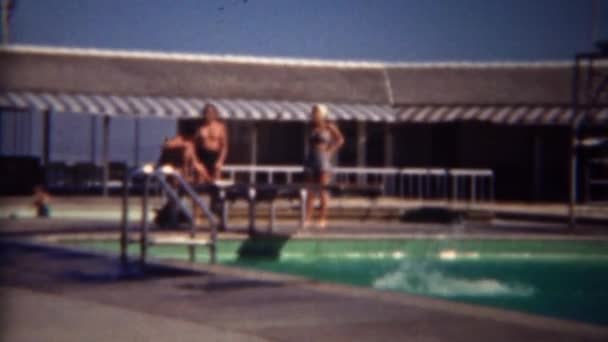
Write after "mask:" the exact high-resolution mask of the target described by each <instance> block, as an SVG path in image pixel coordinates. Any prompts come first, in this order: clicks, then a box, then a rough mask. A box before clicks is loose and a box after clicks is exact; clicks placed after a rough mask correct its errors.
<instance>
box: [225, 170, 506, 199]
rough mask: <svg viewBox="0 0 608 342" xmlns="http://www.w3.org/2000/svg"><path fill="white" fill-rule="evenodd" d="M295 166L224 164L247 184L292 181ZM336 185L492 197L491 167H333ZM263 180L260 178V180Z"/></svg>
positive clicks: (407, 194) (400, 193) (422, 195)
mask: <svg viewBox="0 0 608 342" xmlns="http://www.w3.org/2000/svg"><path fill="white" fill-rule="evenodd" d="M303 171H304V169H303V167H302V166H294V165H226V166H225V167H224V169H223V171H222V173H223V175H224V176H227V177H228V178H230V179H232V180H235V179H236V178H237V176H241V175H245V176H246V177H247V178H248V179H249V182H250V183H252V184H253V183H266V184H275V183H277V182H278V179H279V178H280V179H282V182H283V183H285V184H290V183H292V182H293V180H294V178H295V176H297V175H299V174H302V172H303ZM332 173H333V175H334V178H335V181H336V183H338V184H357V185H381V186H382V188H383V190H384V195H387V196H396V197H404V198H415V199H419V200H423V199H442V200H451V201H468V202H483V201H493V200H494V183H495V177H494V172H493V171H492V170H490V169H460V168H454V169H449V168H411V167H408V168H394V167H335V168H333V169H332ZM260 179H262V181H260Z"/></svg>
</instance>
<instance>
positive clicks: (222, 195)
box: [218, 189, 228, 231]
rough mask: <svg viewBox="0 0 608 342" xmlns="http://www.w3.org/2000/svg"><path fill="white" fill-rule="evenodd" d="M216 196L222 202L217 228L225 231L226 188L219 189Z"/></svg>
mask: <svg viewBox="0 0 608 342" xmlns="http://www.w3.org/2000/svg"><path fill="white" fill-rule="evenodd" d="M218 197H219V199H220V203H221V204H222V217H221V218H220V227H219V229H220V230H221V231H226V229H227V228H228V201H227V200H226V190H224V189H220V191H219V194H218Z"/></svg>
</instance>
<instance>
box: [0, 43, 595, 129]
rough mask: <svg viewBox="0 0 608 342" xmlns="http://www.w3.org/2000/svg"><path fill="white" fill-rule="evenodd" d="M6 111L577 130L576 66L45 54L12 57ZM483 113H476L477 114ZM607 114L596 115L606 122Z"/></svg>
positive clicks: (1, 85)
mask: <svg viewBox="0 0 608 342" xmlns="http://www.w3.org/2000/svg"><path fill="white" fill-rule="evenodd" d="M0 64H1V65H2V66H3V67H2V74H0V106H2V107H3V108H9V109H15V110H38V111H43V110H50V111H53V112H80V113H89V114H99V115H125V116H136V117H137V116H153V117H161V118H183V117H192V116H195V115H196V114H197V112H198V111H199V110H200V109H201V108H202V106H203V104H204V103H205V102H207V101H210V102H213V103H216V104H217V105H218V107H220V110H221V112H222V113H223V114H222V115H224V117H225V118H228V119H237V120H238V119H248V120H252V119H253V120H258V119H259V120H277V119H278V120H305V119H306V117H307V114H308V112H309V111H310V108H311V106H312V104H313V103H315V102H324V103H328V105H329V109H330V113H331V114H330V115H331V116H330V118H331V119H335V120H363V121H385V122H444V121H447V122H449V121H453V120H482V121H484V120H488V121H492V122H496V123H508V124H515V123H533V124H566V123H568V122H570V120H571V116H572V115H571V113H570V111H569V108H568V106H569V104H570V97H571V94H570V82H571V68H572V67H571V63H570V62H560V61H547V62H533V63H525V62H492V63H474V62H451V63H383V62H375V61H369V62H353V61H327V60H314V59H293V58H291V59H290V58H266V57H251V56H218V55H205V54H184V53H160V52H146V51H120V50H98V49H78V48H57V47H43V46H20V45H17V46H14V45H13V46H9V47H1V48H0ZM472 113H476V114H472ZM603 113H605V111H599V112H594V113H593V114H592V116H593V118H594V120H596V119H597V120H600V121H604V120H606V118H605V114H603Z"/></svg>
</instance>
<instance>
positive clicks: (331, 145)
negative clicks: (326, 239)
mask: <svg viewBox="0 0 608 342" xmlns="http://www.w3.org/2000/svg"><path fill="white" fill-rule="evenodd" d="M326 117H327V107H326V106H325V105H322V104H316V105H314V106H313V107H312V112H311V132H310V136H309V138H308V139H309V145H310V148H309V152H308V156H307V157H306V162H305V164H304V172H305V173H306V179H307V182H308V183H309V184H312V185H315V186H326V185H328V184H329V181H330V179H331V167H332V166H331V158H332V156H333V155H334V154H335V153H336V151H337V150H338V149H339V148H340V147H341V146H342V145H343V144H344V137H343V136H342V133H341V132H340V130H339V129H338V127H336V125H334V124H333V123H331V122H329V121H327V118H326ZM316 196H319V197H320V201H321V213H320V217H319V228H321V229H325V227H326V225H327V204H328V202H329V192H328V191H327V190H321V191H319V189H318V188H317V189H310V190H309V195H308V199H307V202H306V207H307V209H306V215H307V217H306V226H309V225H310V220H311V218H312V213H313V205H314V200H315V197H316Z"/></svg>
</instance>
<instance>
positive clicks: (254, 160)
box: [249, 122, 258, 184]
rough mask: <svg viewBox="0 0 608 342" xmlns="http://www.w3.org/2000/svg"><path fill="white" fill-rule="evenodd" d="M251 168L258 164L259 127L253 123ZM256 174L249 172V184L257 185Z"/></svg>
mask: <svg viewBox="0 0 608 342" xmlns="http://www.w3.org/2000/svg"><path fill="white" fill-rule="evenodd" d="M250 161H251V166H255V165H257V164H258V125H257V123H255V122H253V123H252V124H251V150H250ZM255 175H256V174H255V172H254V171H253V170H249V183H251V184H253V183H255Z"/></svg>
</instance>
